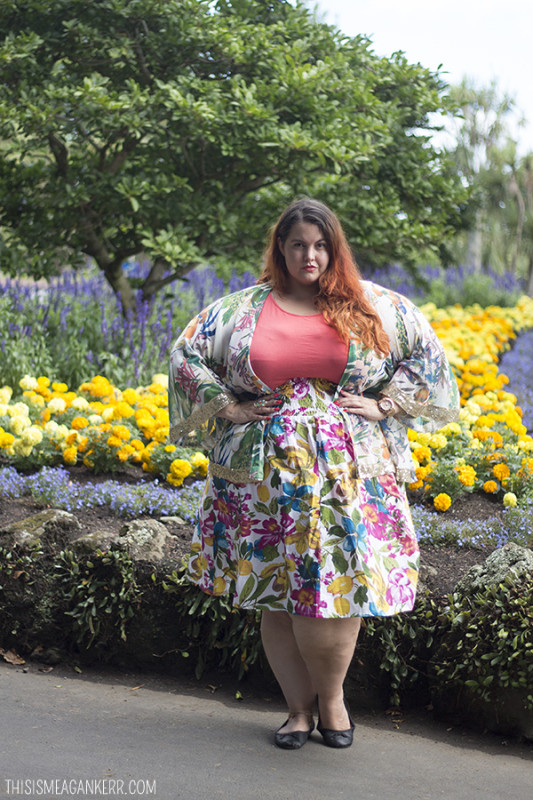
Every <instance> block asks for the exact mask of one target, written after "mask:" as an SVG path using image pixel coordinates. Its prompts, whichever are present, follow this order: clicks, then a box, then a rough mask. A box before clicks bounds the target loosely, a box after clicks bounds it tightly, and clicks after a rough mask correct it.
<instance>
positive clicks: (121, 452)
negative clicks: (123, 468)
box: [117, 445, 135, 463]
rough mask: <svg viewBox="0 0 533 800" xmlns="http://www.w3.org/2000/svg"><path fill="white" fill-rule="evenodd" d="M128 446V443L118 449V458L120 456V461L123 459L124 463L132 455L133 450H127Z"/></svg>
mask: <svg viewBox="0 0 533 800" xmlns="http://www.w3.org/2000/svg"><path fill="white" fill-rule="evenodd" d="M126 448H127V445H126V446H124V447H120V448H119V449H118V450H117V458H118V460H119V461H122V463H124V462H125V461H127V460H128V458H129V457H130V456H131V451H130V450H127V449H126ZM133 452H135V451H133Z"/></svg>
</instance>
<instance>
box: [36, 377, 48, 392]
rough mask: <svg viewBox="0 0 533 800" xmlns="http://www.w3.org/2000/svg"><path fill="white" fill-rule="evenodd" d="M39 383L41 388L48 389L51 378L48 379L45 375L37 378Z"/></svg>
mask: <svg viewBox="0 0 533 800" xmlns="http://www.w3.org/2000/svg"><path fill="white" fill-rule="evenodd" d="M37 383H38V384H39V386H42V387H43V389H46V388H47V387H48V386H50V378H47V377H46V376H45V375H40V376H39V377H38V378H37Z"/></svg>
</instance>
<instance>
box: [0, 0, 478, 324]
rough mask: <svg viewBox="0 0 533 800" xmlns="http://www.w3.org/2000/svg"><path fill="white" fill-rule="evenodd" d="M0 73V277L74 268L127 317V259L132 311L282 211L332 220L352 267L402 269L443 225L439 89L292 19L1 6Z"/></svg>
mask: <svg viewBox="0 0 533 800" xmlns="http://www.w3.org/2000/svg"><path fill="white" fill-rule="evenodd" d="M0 65H1V66H0V68H1V74H2V80H1V84H0V152H1V154H2V159H1V162H0V248H1V249H0V257H1V259H2V261H1V265H2V268H3V269H4V271H11V272H14V271H17V270H19V271H20V270H21V269H23V270H24V271H25V272H27V273H29V274H31V275H34V276H39V275H47V274H50V273H51V272H53V271H54V270H57V269H58V268H59V267H60V265H61V264H63V263H65V260H66V259H68V261H69V262H70V263H78V262H79V260H80V257H82V256H83V257H87V256H90V257H92V258H93V259H94V260H95V261H96V263H97V264H98V266H99V267H100V269H102V270H103V271H104V273H105V275H106V278H107V280H108V281H109V283H110V284H111V286H112V287H113V289H114V290H115V291H116V292H120V294H121V298H122V302H123V304H124V306H125V307H126V308H127V307H131V306H132V304H133V292H132V288H131V286H130V285H129V282H128V279H127V276H126V275H125V273H124V271H123V269H122V265H123V263H124V261H125V260H126V259H128V258H131V257H132V256H134V255H137V254H139V253H141V252H144V253H145V254H146V255H147V256H148V258H149V259H150V261H151V263H152V265H153V266H152V269H151V272H150V275H149V276H148V278H147V280H146V281H145V283H144V286H143V287H142V288H143V292H144V295H145V297H151V296H152V295H153V294H154V293H155V292H156V291H157V290H158V289H159V288H161V287H162V286H164V285H165V284H166V283H168V282H169V281H171V280H174V279H176V278H177V277H180V276H182V275H184V274H185V273H186V272H187V271H188V270H189V269H191V268H192V267H193V266H195V265H196V264H199V263H203V262H206V261H215V262H216V263H217V264H224V263H226V264H228V263H229V264H233V265H240V264H244V263H247V264H248V266H249V265H250V259H253V261H254V262H257V253H258V250H259V249H260V248H261V246H262V243H263V240H264V235H265V224H266V223H270V222H272V221H273V220H274V219H275V217H276V216H277V214H278V213H279V211H280V209H281V208H282V207H283V205H284V204H285V203H286V202H287V201H288V200H290V199H292V198H293V197H294V196H295V195H301V194H310V195H313V196H317V197H320V198H321V199H323V200H324V201H325V202H327V203H329V204H330V205H332V206H333V207H334V208H335V209H336V210H337V211H338V212H339V213H340V215H341V217H342V218H343V221H344V222H345V225H346V227H347V230H348V234H349V235H350V238H351V240H352V243H353V246H354V249H355V250H356V253H357V254H358V256H359V257H360V258H361V260H362V261H363V262H373V263H384V262H386V261H389V260H392V259H402V260H404V261H405V262H410V263H414V261H415V260H416V258H417V255H418V254H419V253H420V251H421V250H422V249H427V248H432V249H434V250H438V248H439V247H440V246H441V243H442V241H443V239H444V238H445V237H446V235H447V234H449V233H450V232H451V231H452V230H453V226H454V225H455V224H456V221H457V210H458V205H459V204H460V203H461V202H462V200H463V194H462V192H463V190H462V188H461V187H460V186H459V185H458V182H457V180H456V178H455V176H454V174H453V171H451V170H450V169H449V167H448V166H447V165H446V163H444V162H442V160H441V157H440V155H439V153H438V152H437V151H436V150H435V149H434V148H433V147H432V145H431V142H430V136H431V133H432V130H431V128H430V125H429V122H428V119H429V115H430V114H432V112H436V111H441V110H442V109H443V107H444V101H443V99H442V91H443V88H444V84H443V83H442V81H441V80H440V78H439V76H438V75H437V74H434V73H431V72H429V71H428V70H426V69H424V68H423V67H421V66H420V65H413V64H409V63H408V62H407V61H406V59H405V58H404V57H403V56H402V55H401V54H396V55H394V56H393V57H392V58H391V59H383V58H378V57H377V56H376V55H375V54H373V53H372V51H371V50H370V44H369V42H368V41H367V40H366V39H364V38H361V37H356V38H354V39H351V38H346V37H345V36H343V35H342V34H341V33H340V32H339V31H338V30H336V29H335V28H333V27H331V26H328V25H325V24H323V23H320V22H317V21H315V19H314V18H313V16H312V14H310V13H309V11H308V10H307V9H305V7H303V5H300V4H297V5H296V6H292V5H291V4H290V3H288V2H286V0H268V1H267V0H219V1H218V2H212V0H92V2H88V0H54V1H53V2H51V3H50V2H45V1H44V0H3V2H2V4H1V5H0ZM76 259H77V261H75V260H76ZM21 265H23V266H21Z"/></svg>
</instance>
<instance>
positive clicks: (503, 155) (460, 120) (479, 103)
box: [450, 79, 533, 293]
mask: <svg viewBox="0 0 533 800" xmlns="http://www.w3.org/2000/svg"><path fill="white" fill-rule="evenodd" d="M450 99H451V100H452V101H453V102H454V103H456V104H457V106H458V107H459V108H460V109H461V116H460V117H456V127H455V130H454V131H453V132H452V135H453V138H454V145H453V147H451V148H450V155H451V156H452V158H453V159H454V161H455V163H456V165H457V169H458V171H459V174H460V175H461V177H462V179H463V181H464V182H465V184H467V185H468V186H469V187H470V189H471V190H472V195H471V199H470V202H469V203H468V204H467V206H466V207H465V225H466V227H467V228H468V236H467V241H464V238H459V241H458V246H457V254H458V258H459V259H460V260H463V259H464V260H466V261H467V262H468V263H470V264H472V265H474V266H475V267H476V268H477V269H478V271H479V270H481V269H482V268H484V267H493V268H495V269H498V270H502V271H503V270H506V271H510V272H512V273H514V274H518V275H520V276H522V277H525V278H526V279H527V283H528V287H529V288H528V291H529V293H532V292H533V153H529V154H527V155H525V156H519V155H518V152H517V143H516V141H515V140H514V139H513V137H512V136H511V132H510V127H509V120H510V115H511V114H512V113H513V111H514V110H515V105H514V101H513V99H512V98H511V97H510V96H509V95H507V94H505V93H503V94H502V93H501V92H500V91H499V89H498V86H497V84H496V83H495V82H492V83H491V84H490V86H488V87H479V86H476V85H475V84H474V83H473V82H472V81H471V80H468V79H464V80H463V81H462V82H461V84H460V85H459V86H455V87H451V89H450Z"/></svg>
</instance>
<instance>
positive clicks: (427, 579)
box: [417, 564, 439, 594]
mask: <svg viewBox="0 0 533 800" xmlns="http://www.w3.org/2000/svg"><path fill="white" fill-rule="evenodd" d="M438 575H439V572H438V570H437V569H436V568H435V567H432V566H430V565H429V564H421V565H420V570H419V572H418V589H417V592H418V594H424V592H426V591H430V590H431V588H432V586H433V585H434V583H435V581H436V580H437V578H438Z"/></svg>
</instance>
